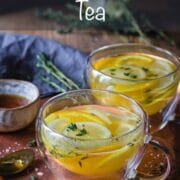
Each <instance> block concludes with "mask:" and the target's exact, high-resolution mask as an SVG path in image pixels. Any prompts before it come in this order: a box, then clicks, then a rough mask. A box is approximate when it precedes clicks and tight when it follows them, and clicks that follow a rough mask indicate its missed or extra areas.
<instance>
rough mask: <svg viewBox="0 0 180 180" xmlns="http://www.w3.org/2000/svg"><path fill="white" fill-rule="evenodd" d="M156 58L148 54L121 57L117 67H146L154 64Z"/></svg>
mask: <svg viewBox="0 0 180 180" xmlns="http://www.w3.org/2000/svg"><path fill="white" fill-rule="evenodd" d="M154 61H155V60H154V58H152V57H151V56H149V55H146V54H138V53H137V54H136V53H135V54H126V55H122V56H119V57H118V59H117V62H118V63H117V65H124V64H126V65H138V66H140V67H144V66H146V65H147V64H152V63H153V62H154Z"/></svg>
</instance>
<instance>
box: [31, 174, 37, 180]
mask: <svg viewBox="0 0 180 180" xmlns="http://www.w3.org/2000/svg"><path fill="white" fill-rule="evenodd" d="M37 179H38V178H37V177H36V176H34V175H31V176H30V180H37Z"/></svg>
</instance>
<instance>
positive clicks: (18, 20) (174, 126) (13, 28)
mask: <svg viewBox="0 0 180 180" xmlns="http://www.w3.org/2000/svg"><path fill="white" fill-rule="evenodd" d="M56 28H59V25H57V24H56V23H52V22H51V21H45V20H41V19H39V18H37V17H35V16H34V9H30V10H24V11H21V12H16V13H10V14H5V15H0V31H1V32H7V31H8V32H17V33H23V34H24V33H25V34H32V35H38V36H43V37H46V38H50V39H54V40H56V41H59V42H61V43H65V44H68V45H70V46H72V47H75V48H78V49H80V50H82V51H84V52H91V51H92V50H94V49H96V48H98V47H100V46H103V45H107V44H114V43H126V42H128V39H127V37H125V36H123V35H119V34H112V33H108V32H106V31H96V30H93V29H88V30H82V31H77V30H76V31H75V32H73V33H70V34H63V35H60V34H58V33H57V32H56V30H55V29H56ZM174 37H175V38H176V37H178V38H179V41H180V31H178V32H176V34H174ZM129 38H130V40H131V42H138V40H137V39H136V38H131V37H129ZM155 44H156V45H158V46H161V47H164V48H166V49H168V50H171V51H173V52H175V53H176V54H178V55H180V52H179V49H178V48H177V47H173V46H170V45H169V44H168V43H166V42H162V41H160V42H158V41H156V42H155ZM178 108H179V109H180V106H179V107H178ZM178 112H180V111H179V110H178ZM34 134H35V130H34V124H32V125H31V126H29V127H28V128H26V129H24V130H21V131H19V132H15V133H8V134H0V142H1V143H0V156H3V155H4V154H7V153H9V152H11V151H13V150H15V149H21V148H24V147H28V145H27V144H28V142H29V140H30V139H32V138H34ZM156 136H158V137H161V138H163V139H164V143H165V144H166V145H167V146H168V147H170V148H171V149H172V150H173V152H174V155H175V161H174V162H175V167H176V169H175V171H174V172H173V174H172V175H171V177H170V178H169V179H177V180H178V179H180V142H179V140H178V138H179V137H180V119H179V121H178V120H176V121H174V122H171V123H169V124H168V126H167V127H166V128H164V129H163V130H162V131H160V132H158V133H157V134H156ZM32 149H33V150H34V151H35V153H36V161H35V162H34V165H33V166H32V167H31V168H28V169H27V170H26V171H25V172H23V173H21V174H20V175H18V176H15V177H10V178H6V179H16V180H28V179H30V176H31V175H35V176H37V177H38V179H42V180H44V179H47V180H49V179H52V176H51V174H50V172H49V170H48V169H47V167H46V166H45V165H44V162H43V161H42V159H41V158H39V156H38V155H37V154H38V152H37V148H32Z"/></svg>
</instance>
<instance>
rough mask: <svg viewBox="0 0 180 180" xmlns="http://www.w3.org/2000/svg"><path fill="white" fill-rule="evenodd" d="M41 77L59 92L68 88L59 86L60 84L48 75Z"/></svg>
mask: <svg viewBox="0 0 180 180" xmlns="http://www.w3.org/2000/svg"><path fill="white" fill-rule="evenodd" d="M40 78H41V79H42V80H43V81H44V82H46V83H47V84H49V85H50V86H51V87H53V88H54V89H56V90H57V91H58V92H61V93H64V92H66V90H65V89H64V88H62V87H61V86H59V85H58V84H56V83H55V82H54V81H52V80H51V79H50V78H48V77H46V76H40Z"/></svg>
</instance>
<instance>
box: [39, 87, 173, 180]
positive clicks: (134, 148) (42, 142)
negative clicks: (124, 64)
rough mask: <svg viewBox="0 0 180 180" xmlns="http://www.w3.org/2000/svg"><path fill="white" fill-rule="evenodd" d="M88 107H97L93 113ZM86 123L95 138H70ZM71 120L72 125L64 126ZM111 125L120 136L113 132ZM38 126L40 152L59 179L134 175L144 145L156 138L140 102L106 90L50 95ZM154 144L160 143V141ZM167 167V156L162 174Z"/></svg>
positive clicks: (103, 179)
mask: <svg viewBox="0 0 180 180" xmlns="http://www.w3.org/2000/svg"><path fill="white" fill-rule="evenodd" d="M114 99H118V103H117V101H114ZM89 105H91V107H93V108H95V109H93V111H92V109H91V108H90V109H89ZM84 107H86V108H87V107H88V112H84V111H83V110H84V109H83V110H82V108H84ZM86 110H87V109H86ZM82 111H83V112H82ZM57 112H59V114H58V113H57ZM79 113H80V114H79ZM106 115H107V116H106ZM80 117H81V118H82V119H81V118H80ZM68 118H70V120H71V121H69V119H68ZM67 119H68V121H67ZM76 120H77V122H76ZM101 120H102V121H101ZM87 121H90V122H88V124H90V125H93V126H92V128H93V132H90V130H89V129H87V135H88V134H91V135H92V136H93V138H88V136H87V137H86V136H85V138H83V136H82V134H81V136H79V135H78V134H75V135H73V136H72V133H75V132H77V129H78V128H79V126H78V125H79V124H82V122H83V123H84V125H82V127H83V129H84V128H87V124H85V123H87ZM67 122H68V123H70V124H68V126H67V125H64V123H67ZM74 122H75V123H76V126H75V125H74V124H73V123H74ZM85 125H86V126H85ZM62 126H63V129H62ZM77 126H78V128H77ZM89 127H90V126H89ZM67 128H68V129H67ZM107 128H108V129H111V130H112V132H115V131H116V134H113V135H112V134H111V135H110V134H109V132H110V131H109V130H107ZM117 128H120V129H117ZM127 128H130V129H127ZM36 129H37V142H38V147H39V149H40V152H41V153H42V155H43V157H44V159H45V162H46V164H47V166H48V167H49V169H50V170H51V171H52V173H53V174H54V176H55V178H56V179H59V180H91V179H93V180H119V179H129V178H135V177H136V169H137V167H138V165H139V163H140V161H141V159H142V157H143V153H144V150H145V147H146V145H147V144H148V143H149V142H152V141H151V135H150V132H149V123H148V120H147V117H146V113H145V112H144V110H143V109H142V108H141V106H140V105H139V104H138V103H137V102H136V101H135V100H133V99H131V98H130V97H127V96H125V95H123V94H120V93H115V92H111V91H105V90H90V89H89V90H77V91H71V92H67V93H64V94H61V95H58V96H55V97H54V98H51V99H50V100H49V101H48V102H46V103H45V104H44V105H43V106H42V108H41V110H40V112H39V116H38V119H37V124H36ZM81 130H82V129H81ZM91 130H92V129H91ZM67 131H68V132H67ZM69 131H70V134H68V133H69ZM78 132H79V130H78ZM99 133H100V134H101V135H102V134H103V137H100V136H98V134H99ZM85 134H86V133H85ZM155 146H157V147H159V145H158V144H157V143H155ZM162 151H163V148H162ZM169 170H170V161H169V156H168V154H167V170H166V171H165V173H164V175H163V176H167V175H168V174H169Z"/></svg>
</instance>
